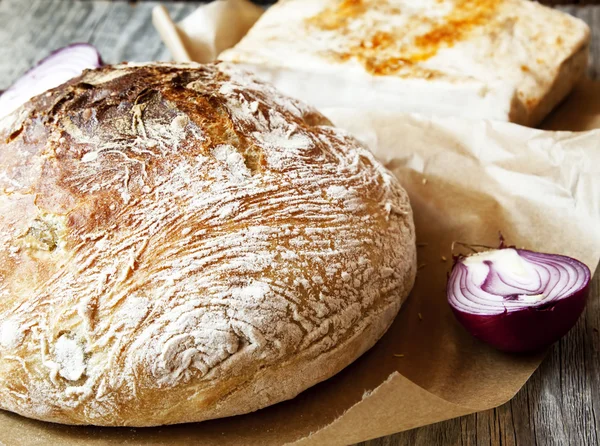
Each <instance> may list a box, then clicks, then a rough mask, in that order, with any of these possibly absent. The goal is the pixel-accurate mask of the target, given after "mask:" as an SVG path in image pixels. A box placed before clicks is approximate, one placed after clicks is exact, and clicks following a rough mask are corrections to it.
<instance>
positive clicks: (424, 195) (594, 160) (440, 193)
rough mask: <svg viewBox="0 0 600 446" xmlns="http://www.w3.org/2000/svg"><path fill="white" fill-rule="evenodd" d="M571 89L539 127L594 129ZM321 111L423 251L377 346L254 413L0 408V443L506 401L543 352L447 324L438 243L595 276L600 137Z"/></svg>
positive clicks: (582, 92)
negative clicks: (354, 148)
mask: <svg viewBox="0 0 600 446" xmlns="http://www.w3.org/2000/svg"><path fill="white" fill-rule="evenodd" d="M579 88H580V89H579V90H578V92H576V94H575V95H573V97H572V98H570V99H569V100H568V101H567V102H566V103H565V104H564V106H563V107H562V108H561V109H559V110H557V111H556V112H555V113H554V114H553V115H552V116H551V117H550V119H549V120H548V122H547V123H546V126H547V127H548V128H560V129H568V128H570V127H571V128H577V129H578V130H582V129H583V128H591V127H587V126H596V124H600V113H598V112H596V111H595V109H594V107H593V104H594V103H595V102H596V103H598V101H600V85H597V84H590V83H584V84H582V85H581V86H580V87H579ZM592 95H595V96H593V97H592ZM581 110H583V111H584V112H585V110H590V112H589V114H587V115H586V114H585V113H583V114H581V113H580V111H581ZM323 112H324V113H325V114H326V115H327V116H329V117H330V119H332V120H333V121H334V122H335V123H336V124H337V125H338V126H341V127H345V128H347V129H349V130H350V131H352V132H353V133H354V134H355V135H356V136H357V137H358V138H359V139H361V140H363V141H364V142H365V143H366V144H368V145H369V147H370V148H371V149H372V150H373V151H374V153H375V154H376V155H377V156H378V157H379V159H381V160H382V161H383V162H385V163H386V165H387V166H388V167H389V168H390V169H391V170H392V171H393V172H394V173H395V174H396V175H397V176H398V177H399V179H400V181H401V182H402V184H403V185H404V187H405V188H406V189H407V190H408V192H409V195H410V198H411V203H412V206H413V209H414V214H415V221H416V228H417V237H418V242H419V243H420V244H425V245H426V246H421V247H419V251H418V257H419V264H420V265H422V268H421V269H420V270H419V273H418V277H417V282H416V286H415V288H414V290H413V292H412V293H411V296H410V298H409V299H408V301H407V303H406V304H405V305H404V306H403V308H402V309H401V310H400V314H399V315H398V317H397V318H396V320H395V322H394V324H393V325H392V327H391V328H390V330H389V331H388V332H387V333H386V335H385V336H384V337H383V338H382V339H381V341H380V342H379V343H377V345H376V346H375V347H374V348H372V349H371V350H370V351H369V352H367V353H366V354H365V355H363V356H362V357H361V358H360V359H358V360H357V361H356V362H355V363H353V364H352V365H350V366H349V367H347V368H346V369H345V370H343V371H342V372H341V373H339V374H338V375H336V376H335V377H333V378H331V379H329V380H328V381H325V382H323V383H321V384H319V385H317V386H315V387H313V388H311V389H309V390H307V391H306V392H304V393H302V394H301V395H299V396H298V397H297V398H295V399H293V400H291V401H287V402H284V403H281V404H278V405H275V406H272V407H269V408H266V409H263V410H260V411H258V412H255V413H253V414H249V415H244V416H239V417H233V418H228V419H223V420H215V421H210V422H204V423H199V424H189V425H181V426H171V427H163V428H150V429H126V428H112V429H107V428H85V427H69V426H60V425H55V424H49V423H42V422H36V421H32V420H28V419H25V418H22V417H19V416H18V415H14V414H9V413H7V412H0V442H3V443H5V444H6V445H10V446H12V445H47V444H60V445H81V444H92V445H117V444H119V445H121V444H126V445H180V444H194V445H205V444H206V445H208V444H222V445H239V444H244V445H269V444H283V443H293V444H302V445H313V444H327V445H335V444H349V443H354V442H358V441H362V440H366V439H369V438H374V437H378V436H383V435H387V434H391V433H393V432H398V431H402V430H406V429H411V428H414V427H417V426H422V425H425V424H429V423H434V422H437V421H441V420H444V419H448V418H453V417H457V416H460V415H464V414H468V413H472V412H475V411H480V410H485V409H488V408H492V407H495V406H498V405H500V404H502V403H504V402H506V401H508V400H509V399H510V398H512V396H514V394H515V393H516V392H517V391H518V390H519V389H520V388H521V387H522V386H523V384H524V383H525V381H526V380H527V379H528V377H529V376H530V375H531V374H532V373H533V372H534V371H535V369H536V368H537V366H538V365H539V363H540V362H541V360H542V358H543V353H540V354H537V355H508V354H502V353H499V352H497V351H495V350H493V349H491V348H489V347H487V346H485V345H483V344H482V343H480V342H479V341H477V340H475V339H473V338H472V337H471V336H470V335H468V334H467V333H466V332H465V331H464V330H463V329H462V328H461V327H460V326H459V325H458V324H457V323H456V322H455V320H454V318H453V316H452V314H451V312H450V310H449V308H448V306H447V304H446V301H445V292H444V289H445V280H446V273H447V272H448V271H449V269H450V266H451V264H450V254H451V253H450V247H451V244H452V242H453V241H462V242H468V243H469V242H470V243H482V244H488V245H495V244H497V243H498V231H502V233H503V235H504V236H505V238H506V239H507V241H508V242H509V243H513V244H516V245H517V246H526V247H528V248H531V249H535V250H542V251H549V252H557V253H563V254H567V255H570V256H574V257H577V258H579V259H581V260H582V261H584V262H585V263H587V264H588V266H589V267H590V268H591V269H592V270H594V269H595V268H596V266H597V264H598V260H599V258H600V130H593V131H585V132H580V133H572V132H553V131H546V130H536V129H530V128H525V127H521V126H517V125H514V124H509V123H499V122H486V121H468V120H463V119H458V118H444V119H436V118H424V117H419V116H412V115H399V114H388V113H383V112H382V113H372V114H366V113H364V112H362V111H359V110H348V109H342V110H339V109H338V110H323ZM586 123H587V124H586ZM573 126H575V127H573ZM442 256H444V257H445V258H446V259H447V261H443V259H442ZM419 314H420V315H421V317H419ZM395 354H396V355H397V354H402V355H404V356H403V357H398V356H394V355H395Z"/></svg>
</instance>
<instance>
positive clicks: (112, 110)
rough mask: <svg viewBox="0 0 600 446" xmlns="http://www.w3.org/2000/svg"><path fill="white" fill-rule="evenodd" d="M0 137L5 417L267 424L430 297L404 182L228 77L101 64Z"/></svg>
mask: <svg viewBox="0 0 600 446" xmlns="http://www.w3.org/2000/svg"><path fill="white" fill-rule="evenodd" d="M0 136H1V138H2V142H1V143H0V157H2V159H3V163H2V166H0V296H1V298H0V321H2V323H1V325H0V407H1V408H4V409H8V410H11V411H14V412H17V413H21V414H24V415H27V416H30V417H36V418H40V419H44V420H51V421H58V422H63V423H72V424H98V425H136V426H142V425H157V424H169V423H179V422H186V421H200V420H203V419H209V418H216V417H222V416H228V415H234V414H240V413H245V412H249V411H252V410H256V409H258V408H260V407H264V406H265V405H268V404H272V403H275V402H278V401H281V400H284V399H288V398H291V397H293V396H295V395H296V394H297V393H299V392H300V391H302V390H304V389H305V388H307V387H308V386H310V385H313V384H315V383H316V382H319V381H321V380H323V379H326V378H328V377H329V376H331V375H332V374H334V373H336V372H337V371H339V370H340V369H341V368H342V367H344V366H346V365H347V364H348V363H350V362H351V361H352V360H354V359H356V357H358V356H359V355H360V354H361V353H362V352H364V351H365V350H366V349H367V348H369V347H371V346H372V345H373V343H374V342H375V341H376V340H377V339H378V338H379V337H380V336H381V335H382V334H383V333H384V332H385V330H386V329H387V327H388V326H389V324H390V323H391V321H392V319H393V317H394V316H395V314H396V312H397V311H398V309H399V307H400V305H401V303H402V301H403V299H404V298H405V297H406V296H407V294H408V292H409V290H410V288H411V286H412V282H413V280H414V274H415V248H414V228H413V223H412V214H411V210H410V206H409V203H408V198H407V196H406V193H405V192H404V190H403V189H402V188H401V187H400V185H399V183H398V181H397V180H396V179H395V178H394V177H392V176H391V175H390V174H389V173H388V172H387V171H386V170H385V169H384V168H383V167H382V166H381V165H380V164H379V163H378V162H377V161H376V160H375V159H374V158H373V156H372V155H371V154H370V152H368V150H366V149H365V148H363V146H362V145H361V144H360V143H359V142H358V141H356V140H355V139H353V138H352V137H350V136H348V135H347V134H346V133H345V132H343V131H341V130H338V129H335V128H333V127H332V126H331V125H330V124H329V122H328V121H327V119H325V118H324V117H323V116H321V115H320V114H319V113H317V112H316V111H314V110H313V109H311V108H309V107H307V106H305V105H304V104H302V103H299V102H297V101H295V100H292V99H290V98H287V97H285V96H283V95H281V94H280V93H278V92H277V91H276V90H274V89H273V88H272V87H270V86H268V85H266V84H263V83H261V82H259V81H257V80H255V79H254V78H253V77H252V76H250V75H248V74H246V73H244V72H241V71H238V70H236V69H234V68H232V67H230V66H228V65H225V64H215V65H169V64H151V65H141V66H139V65H120V66H115V67H105V68H102V69H100V70H97V71H88V72H86V73H84V74H83V75H82V76H81V77H79V78H77V79H74V80H72V81H70V82H69V83H67V84H65V85H63V86H61V87H59V88H57V89H54V90H51V91H50V92H49V93H48V94H46V95H42V96H39V97H37V98H34V99H33V100H32V101H31V102H30V103H28V104H26V105H25V106H24V107H23V108H22V109H20V110H18V111H16V112H15V114H13V115H12V117H10V119H5V120H3V121H2V122H1V123H0ZM392 210H394V211H393V212H392ZM298 370H304V372H303V373H298Z"/></svg>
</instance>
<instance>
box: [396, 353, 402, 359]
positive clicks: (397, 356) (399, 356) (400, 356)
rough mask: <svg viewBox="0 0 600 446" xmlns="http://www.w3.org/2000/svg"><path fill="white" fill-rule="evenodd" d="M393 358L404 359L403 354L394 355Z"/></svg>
mask: <svg viewBox="0 0 600 446" xmlns="http://www.w3.org/2000/svg"><path fill="white" fill-rule="evenodd" d="M394 356H395V357H396V358H404V354H402V353H394Z"/></svg>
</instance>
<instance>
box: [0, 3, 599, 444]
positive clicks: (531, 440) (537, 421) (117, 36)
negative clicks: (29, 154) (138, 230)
mask: <svg viewBox="0 0 600 446" xmlns="http://www.w3.org/2000/svg"><path fill="white" fill-rule="evenodd" d="M156 3H157V2H154V1H151V2H145V1H144V2H142V3H138V4H136V5H134V6H132V5H131V4H129V3H127V2H109V1H106V0H104V1H97V0H94V1H89V0H88V1H79V2H74V1H69V0H0V88H5V87H6V86H8V85H9V84H10V83H11V82H12V81H13V80H14V79H15V78H16V77H18V76H19V75H20V74H21V73H22V72H24V71H25V70H26V69H27V68H29V67H30V66H31V65H32V64H33V63H35V62H36V61H37V60H39V59H40V58H42V57H44V56H45V55H47V54H48V52H49V51H51V50H53V49H55V48H59V47H61V46H64V45H66V44H69V43H72V42H80V41H86V42H90V43H92V44H94V45H96V46H97V47H98V49H99V50H100V52H101V53H102V55H103V57H104V58H105V60H106V61H107V62H110V63H115V62H119V61H123V60H135V61H144V60H168V59H169V54H168V52H167V50H166V49H165V48H164V46H163V45H162V43H161V42H160V39H159V37H158V35H157V34H156V33H155V32H154V29H153V28H152V25H151V22H150V13H151V9H152V7H153V6H154V5H155V4H156ZM199 3H201V2H185V3H184V2H173V3H171V2H169V3H167V7H168V8H169V10H170V11H171V14H172V16H173V18H174V19H175V20H180V19H181V18H183V17H185V16H186V15H187V14H189V13H190V12H192V11H193V10H194V9H195V8H196V7H197V5H198V4H199ZM561 9H563V10H565V11H567V12H569V13H571V14H574V15H576V16H578V17H580V18H582V19H584V20H586V21H587V22H588V23H590V25H591V26H592V31H593V36H594V38H593V40H594V45H592V54H591V64H590V71H589V72H590V75H591V76H593V77H595V78H598V77H599V75H600V6H585V7H576V6H561ZM596 42H598V44H596ZM599 297H600V275H599V274H596V276H595V279H594V282H593V289H592V292H591V299H590V301H589V303H588V308H587V310H586V312H585V313H584V316H583V317H582V318H581V320H580V321H579V323H578V324H577V326H576V327H575V329H574V330H572V331H571V333H569V335H568V336H567V337H566V338H565V339H563V340H562V341H560V343H559V344H557V345H556V346H554V347H553V348H552V349H551V350H550V352H549V355H548V357H547V358H546V360H545V361H544V362H543V364H542V365H541V367H540V368H539V369H538V370H537V371H536V372H535V373H534V375H533V376H532V378H531V379H530V380H529V382H528V383H527V384H526V385H525V387H524V388H523V389H522V390H521V391H520V392H519V393H518V394H517V395H516V396H515V398H514V399H513V400H512V401H510V402H509V403H507V404H505V405H503V406H501V407H499V408H496V409H493V410H489V411H486V412H481V413H478V414H473V415H469V416H465V417H462V418H459V419H455V420H449V421H446V422H443V423H438V424H435V425H431V426H426V427H422V428H419V429H414V430H412V431H408V432H402V433H400V434H396V435H391V436H388V437H384V438H380V439H377V440H372V441H369V442H365V443H362V444H363V445H364V446H367V445H368V446H391V445H424V446H425V445H427V446H428V445H460V446H479V445H488V444H489V445H500V444H502V445H525V446H529V445H567V444H570V445H593V444H599V440H598V436H599V433H598V429H597V426H599V425H600V419H599V417H600V407H598V405H599V403H600V376H599V374H598V372H597V371H598V370H600V333H599V331H598V330H599V329H600V301H599V299H598V298H599Z"/></svg>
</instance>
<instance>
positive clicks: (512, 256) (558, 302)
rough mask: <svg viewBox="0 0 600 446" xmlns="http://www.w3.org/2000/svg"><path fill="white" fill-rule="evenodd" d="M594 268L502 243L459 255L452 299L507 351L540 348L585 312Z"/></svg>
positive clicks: (471, 327) (480, 334) (471, 326)
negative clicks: (488, 249) (498, 246)
mask: <svg viewBox="0 0 600 446" xmlns="http://www.w3.org/2000/svg"><path fill="white" fill-rule="evenodd" d="M590 277H591V274H590V270H589V268H588V267H587V266H586V265H584V264H583V263H581V262H580V261H578V260H575V259H573V258H571V257H566V256H561V255H556V254H543V253H538V252H533V251H528V250H524V249H514V248H502V249H493V250H490V251H484V252H480V253H477V254H473V255H470V256H466V257H458V258H457V259H456V262H455V264H454V266H453V268H452V271H451V273H450V275H449V277H448V288H447V293H448V302H449V304H450V307H451V308H452V311H453V312H454V315H455V316H456V318H457V319H458V321H459V322H460V323H461V324H462V325H463V326H464V327H465V328H466V329H467V330H468V331H469V332H470V333H471V334H472V335H473V336H475V337H476V338H479V339H481V340H482V341H484V342H486V343H488V344H490V345H492V346H493V347H495V348H497V349H499V350H502V351H507V352H528V351H534V350H539V349H542V348H544V347H547V346H548V345H550V344H552V343H553V342H555V341H557V340H558V339H560V338H561V337H562V336H564V335H565V334H566V333H567V332H568V331H569V329H570V328H571V327H573V325H575V322H577V319H578V318H579V316H580V315H581V313H582V311H583V309H584V307H585V302H586V299H587V295H588V291H589V284H590Z"/></svg>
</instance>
